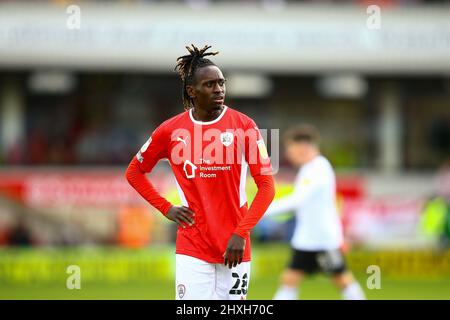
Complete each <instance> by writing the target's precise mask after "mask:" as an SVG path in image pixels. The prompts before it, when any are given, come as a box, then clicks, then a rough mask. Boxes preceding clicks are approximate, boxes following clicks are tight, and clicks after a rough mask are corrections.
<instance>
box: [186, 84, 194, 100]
mask: <svg viewBox="0 0 450 320" xmlns="http://www.w3.org/2000/svg"><path fill="white" fill-rule="evenodd" d="M186 92H187V94H188V96H189V97H190V98H192V99H194V98H195V90H194V87H193V86H191V85H187V86H186Z"/></svg>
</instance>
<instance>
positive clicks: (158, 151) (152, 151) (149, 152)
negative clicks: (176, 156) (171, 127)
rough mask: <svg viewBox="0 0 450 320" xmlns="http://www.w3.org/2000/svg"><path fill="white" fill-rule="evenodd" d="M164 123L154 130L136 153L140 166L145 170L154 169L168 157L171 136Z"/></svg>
mask: <svg viewBox="0 0 450 320" xmlns="http://www.w3.org/2000/svg"><path fill="white" fill-rule="evenodd" d="M165 131H166V130H165V127H164V123H163V124H162V125H160V126H159V127H158V128H156V129H155V131H153V133H152V134H151V136H150V138H149V139H148V140H147V141H146V142H145V143H144V145H143V146H142V147H141V149H140V150H139V151H138V153H137V154H136V159H137V160H138V162H139V168H140V169H141V170H142V171H143V172H150V171H152V169H153V167H154V166H155V165H156V163H157V162H158V161H159V160H160V159H163V158H167V146H168V140H169V138H170V137H169V136H168V135H167V134H166V133H165Z"/></svg>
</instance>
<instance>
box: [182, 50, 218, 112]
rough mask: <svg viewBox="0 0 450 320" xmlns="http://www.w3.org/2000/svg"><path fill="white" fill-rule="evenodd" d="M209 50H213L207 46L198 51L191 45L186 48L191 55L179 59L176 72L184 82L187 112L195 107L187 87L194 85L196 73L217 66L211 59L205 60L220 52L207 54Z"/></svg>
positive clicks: (183, 97)
mask: <svg viewBox="0 0 450 320" xmlns="http://www.w3.org/2000/svg"><path fill="white" fill-rule="evenodd" d="M209 48H211V46H208V45H206V46H204V47H203V49H198V48H197V47H196V46H194V45H193V44H191V47H189V46H186V49H187V50H188V51H189V54H187V55H185V56H181V57H178V58H177V65H176V66H175V69H174V70H175V71H178V74H179V75H180V77H181V81H182V82H183V86H182V89H181V96H182V99H183V106H184V109H185V110H189V109H190V108H192V107H193V106H194V104H193V101H192V98H191V97H189V95H188V92H187V88H186V87H187V86H188V85H191V84H193V79H194V75H195V71H196V70H197V69H199V68H203V67H207V66H215V64H214V62H212V61H211V60H209V59H205V57H206V56H215V55H216V54H218V53H219V52H218V51H216V52H206V51H207V50H208V49H209Z"/></svg>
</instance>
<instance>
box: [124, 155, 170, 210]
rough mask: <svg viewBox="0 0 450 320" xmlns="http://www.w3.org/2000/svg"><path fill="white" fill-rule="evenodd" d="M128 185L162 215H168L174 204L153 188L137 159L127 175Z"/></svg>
mask: <svg viewBox="0 0 450 320" xmlns="http://www.w3.org/2000/svg"><path fill="white" fill-rule="evenodd" d="M125 176H126V178H127V180H128V183H129V184H130V185H131V186H132V187H133V188H134V189H136V191H137V192H138V193H139V194H140V195H141V196H142V197H143V198H144V199H145V200H147V201H148V203H150V204H151V205H152V206H154V207H155V208H156V209H158V210H159V211H160V212H161V213H162V214H164V215H165V214H166V213H167V212H168V211H169V209H170V207H172V204H171V203H170V202H169V201H167V200H166V199H164V198H163V197H162V196H161V195H160V194H159V193H158V191H156V189H155V188H154V187H153V185H152V183H151V182H150V181H149V180H148V179H147V178H146V176H145V174H144V172H142V171H141V169H140V168H139V164H138V161H137V159H136V158H134V159H133V160H132V161H131V162H130V164H129V166H128V168H127V171H126V173H125Z"/></svg>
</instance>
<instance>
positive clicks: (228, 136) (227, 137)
mask: <svg viewBox="0 0 450 320" xmlns="http://www.w3.org/2000/svg"><path fill="white" fill-rule="evenodd" d="M220 141H221V142H222V144H223V145H224V146H225V147H228V146H229V145H231V144H232V143H233V133H231V132H222V133H221V134H220Z"/></svg>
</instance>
